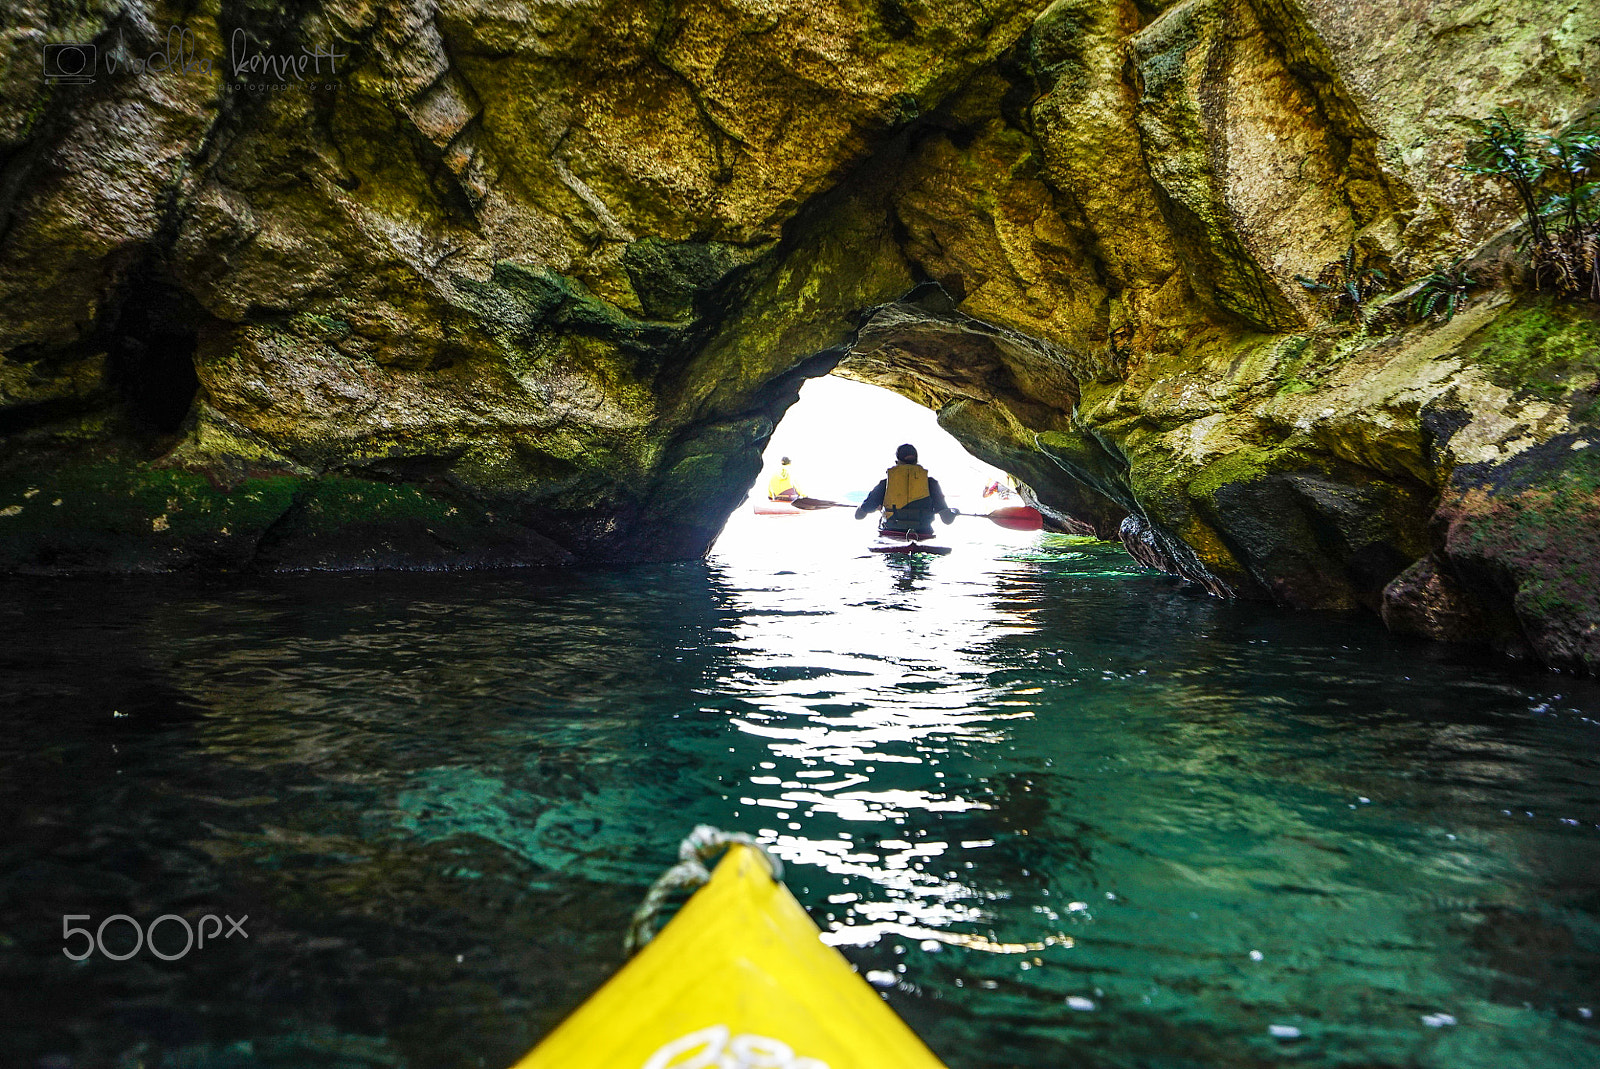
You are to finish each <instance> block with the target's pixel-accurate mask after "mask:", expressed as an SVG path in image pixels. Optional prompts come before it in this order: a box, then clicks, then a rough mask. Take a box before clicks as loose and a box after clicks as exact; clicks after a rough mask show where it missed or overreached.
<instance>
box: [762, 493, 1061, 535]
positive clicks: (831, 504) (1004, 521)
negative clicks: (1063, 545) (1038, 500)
mask: <svg viewBox="0 0 1600 1069" xmlns="http://www.w3.org/2000/svg"><path fill="white" fill-rule="evenodd" d="M789 504H791V505H793V506H794V507H795V508H797V509H808V510H809V509H847V508H851V507H852V506H851V505H849V504H846V503H845V502H843V501H824V500H823V499H822V498H820V497H797V498H794V499H792V500H791V501H790V502H789ZM951 511H954V510H951ZM956 515H957V516H971V517H973V518H975V519H980V520H991V521H993V522H994V523H997V524H999V525H1000V526H1001V527H1009V528H1010V529H1011V530H1013V531H1038V530H1042V529H1043V527H1044V517H1043V516H1041V515H1039V510H1038V509H1031V508H1029V507H1028V506H1026V505H1013V506H1011V507H1010V508H1004V509H995V510H994V511H993V512H957V513H956Z"/></svg>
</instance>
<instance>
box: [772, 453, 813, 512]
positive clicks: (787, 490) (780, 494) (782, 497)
mask: <svg viewBox="0 0 1600 1069" xmlns="http://www.w3.org/2000/svg"><path fill="white" fill-rule="evenodd" d="M791 463H792V461H790V459H789V458H788V457H784V458H783V461H782V466H781V467H779V468H778V474H776V475H774V476H773V477H772V478H770V479H768V480H767V500H768V501H793V500H794V499H795V498H797V497H804V496H805V495H804V494H802V493H801V492H800V488H799V487H798V486H796V485H795V484H794V480H793V479H792V478H790V477H789V465H790V464H791Z"/></svg>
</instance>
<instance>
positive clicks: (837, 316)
mask: <svg viewBox="0 0 1600 1069" xmlns="http://www.w3.org/2000/svg"><path fill="white" fill-rule="evenodd" d="M14 23H15V25H14V29H13V32H12V33H11V34H9V35H8V36H7V37H6V39H5V41H4V42H3V43H0V49H4V51H5V53H6V60H7V62H6V65H5V68H4V69H5V70H6V71H8V72H9V73H7V74H6V75H5V76H4V78H3V79H0V152H3V154H4V164H3V168H4V170H3V175H4V180H3V182H0V234H3V238H0V354H3V356H0V434H3V436H4V438H3V443H0V569H4V570H8V571H43V572H74V571H150V570H174V569H185V568H196V567H220V568H268V569H307V568H319V569H320V568H330V569H342V568H389V567H429V568H432V567H445V568H453V567H478V566H504V565H525V564H558V563H566V562H577V561H604V560H640V559H667V558H680V557H690V556H694V555H697V554H700V553H702V552H704V550H705V548H706V547H707V546H708V545H709V544H710V542H711V541H712V540H713V538H714V537H715V535H716V533H717V531H718V530H719V529H720V527H721V525H722V523H723V521H724V520H725V518H726V516H727V515H728V513H729V512H730V511H731V510H732V509H733V508H734V507H735V505H736V503H737V502H738V501H739V500H741V499H742V498H743V496H744V494H745V492H746V490H747V489H748V487H749V485H750V483H751V482H752V480H753V479H754V477H755V475H756V473H757V471H758V469H759V464H760V450H761V448H762V446H763V445H764V443H765V442H766V440H767V438H768V436H769V435H770V434H771V432H772V428H773V426H774V425H775V423H776V421H777V420H778V419H779V418H781V416H782V414H783V411H784V410H785V409H786V408H787V407H788V405H789V404H791V403H792V402H793V401H794V399H795V397H796V394H797V391H798V388H799V385H800V384H801V382H803V381H804V379H805V378H806V377H807V376H811V375H818V374H824V373H828V372H830V371H834V372H837V373H839V374H844V375H848V376H850V377H854V378H858V379H861V380H864V381H868V382H873V383H877V384H880V385H884V386H887V387H889V388H891V389H895V390H897V391H899V392H901V393H903V394H905V395H907V396H909V397H911V398H913V399H915V400H917V401H919V402H921V403H923V404H926V405H928V406H930V407H932V408H935V409H936V410H937V411H938V412H939V414H940V420H941V423H942V424H943V425H944V426H945V427H946V428H948V429H949V430H950V431H951V432H952V433H954V434H955V435H956V436H957V437H958V438H960V439H961V440H962V441H963V442H964V443H966V444H967V445H968V447H969V448H970V449H972V450H973V452H974V453H976V454H977V455H979V456H980V457H983V458H984V459H986V460H989V461H990V462H992V463H995V464H997V465H999V466H1001V467H1003V468H1005V469H1006V470H1008V471H1010V472H1012V473H1014V474H1016V475H1017V476H1018V477H1019V478H1020V479H1021V480H1022V481H1023V482H1024V483H1025V484H1026V488H1027V493H1028V495H1029V497H1030V499H1031V500H1035V501H1037V502H1038V504H1039V505H1040V507H1041V508H1042V509H1043V510H1044V511H1045V512H1046V513H1047V514H1048V515H1049V516H1051V517H1052V519H1053V520H1054V521H1055V522H1056V523H1058V524H1059V525H1061V526H1063V527H1066V528H1070V529H1076V530H1082V531H1088V532H1093V533H1095V534H1096V535H1098V536H1100V537H1103V538H1116V537H1120V538H1121V539H1122V541H1123V543H1124V544H1125V545H1126V546H1127V547H1128V549H1129V551H1130V552H1131V553H1132V554H1133V555H1134V556H1135V557H1137V558H1138V559H1139V560H1141V561H1142V562H1144V563H1146V564H1149V565H1150V566H1152V567H1157V568H1161V569H1164V570H1167V571H1171V572H1174V573H1176V574H1179V575H1182V576H1184V577H1186V578H1187V579H1189V580H1191V581H1193V582H1195V583H1197V584H1200V585H1201V586H1203V587H1204V588H1205V589H1207V590H1209V591H1211V592H1212V593H1215V594H1218V595H1225V596H1244V597H1260V598H1272V599H1275V600H1277V601H1280V602H1283V603H1285V604H1289V605H1295V606H1301V607H1306V608H1318V609H1335V610H1345V609H1362V610H1370V611H1376V612H1379V613H1381V614H1382V616H1383V617H1384V619H1385V620H1386V621H1388V622H1389V624H1390V626H1392V627H1395V628H1396V629H1398V630H1405V631H1410V632H1415V633H1418V634H1422V635H1426V636H1429V637H1434V638H1444V639H1450V640H1456V641H1487V642H1492V643H1495V644H1497V645H1498V646H1500V647H1501V648H1502V649H1505V650H1506V651H1508V652H1513V653H1516V652H1519V651H1521V652H1525V653H1526V654H1528V655H1531V656H1533V657H1536V658H1538V659H1540V660H1542V661H1544V662H1546V663H1550V664H1555V665H1561V666H1566V667H1573V668H1580V669H1588V670H1593V669H1594V668H1595V666H1596V658H1597V654H1596V639H1595V632H1596V627H1597V622H1600V610H1597V606H1596V604H1595V601H1594V598H1593V596H1592V593H1591V592H1592V591H1593V590H1595V589H1597V588H1600V584H1597V583H1596V581H1595V580H1596V578H1597V577H1596V575H1595V564H1594V561H1595V560H1596V555H1595V554H1594V552H1593V551H1592V548H1593V542H1594V540H1595V537H1596V535H1595V530H1594V524H1595V520H1594V517H1595V515H1596V512H1595V509H1594V507H1593V505H1594V501H1593V495H1594V487H1593V485H1592V484H1591V481H1590V476H1589V474H1588V473H1589V471H1590V466H1591V465H1592V457H1593V455H1594V453H1593V448H1594V442H1596V441H1600V430H1597V428H1596V401H1595V398H1596V395H1597V393H1600V320H1597V316H1596V313H1595V310H1594V309H1592V308H1589V307H1588V306H1581V305H1557V304H1554V303H1552V302H1550V301H1549V300H1547V299H1544V298H1540V297H1538V296H1536V295H1535V296H1528V295H1521V296H1516V295H1513V294H1512V292H1511V291H1509V290H1506V289H1503V288H1501V287H1499V286H1497V285H1485V286H1482V287H1480V289H1479V290H1478V291H1477V292H1476V293H1475V294H1474V295H1473V297H1472V300H1471V301H1470V302H1469V303H1468V306H1467V307H1466V308H1465V309H1464V310H1462V311H1461V312H1460V313H1459V314H1458V315H1457V316H1456V317H1455V318H1454V319H1453V320H1452V321H1450V322H1448V323H1443V324H1439V323H1424V324H1420V325H1418V324H1411V323H1408V322H1407V321H1406V320H1407V317H1406V316H1405V315H1404V314H1403V313H1404V310H1405V307H1406V301H1405V294H1404V293H1400V294H1391V295H1388V296H1380V297H1377V298H1375V299H1373V300H1372V301H1370V302H1369V303H1368V305H1367V306H1366V307H1364V308H1363V309H1361V314H1360V316H1359V317H1358V318H1357V320H1356V321H1355V322H1350V323H1333V322H1328V321H1326V315H1325V309H1323V308H1322V307H1319V306H1318V304H1317V303H1316V301H1315V300H1314V296H1313V294H1312V293H1311V292H1310V291H1308V290H1307V288H1306V287H1305V286H1304V285H1302V284H1301V283H1300V282H1298V281H1297V277H1300V276H1303V277H1316V276H1317V275H1318V274H1319V272H1321V271H1322V270H1323V269H1324V268H1326V267H1327V266H1328V265H1330V264H1333V263H1335V262H1337V261H1339V260H1340V258H1341V257H1343V256H1345V255H1346V252H1347V250H1349V251H1350V255H1351V256H1356V255H1357V254H1359V256H1360V258H1361V262H1362V263H1364V264H1368V265H1373V266H1375V267H1379V268H1381V269H1382V270H1384V271H1385V272H1386V273H1387V275H1388V276H1389V277H1398V276H1408V277H1409V276H1414V275H1416V274H1419V273H1421V272H1425V271H1427V270H1429V269H1431V268H1434V267H1437V266H1440V265H1442V264H1446V263H1449V262H1453V261H1454V260H1455V259H1456V258H1458V257H1461V256H1464V255H1472V254H1475V253H1478V252H1479V251H1480V250H1484V251H1483V252H1482V254H1481V255H1480V257H1479V261H1478V263H1479V265H1480V266H1479V267H1478V268H1477V269H1476V271H1477V276H1478V277H1480V279H1481V280H1482V281H1485V282H1492V281H1493V280H1494V276H1495V273H1496V271H1497V270H1498V268H1497V267H1495V265H1494V263H1493V262H1492V258H1493V256H1494V255H1497V253H1495V251H1494V250H1500V249H1505V248H1509V247H1510V243H1508V242H1507V240H1506V239H1504V238H1503V237H1497V235H1500V234H1501V232H1502V231H1503V230H1504V228H1505V227H1506V226H1507V224H1509V223H1511V222H1512V221H1513V220H1514V218H1515V212H1516V206H1515V205H1514V204H1513V203H1512V202H1511V201H1510V200H1509V199H1508V198H1507V197H1506V196H1504V195H1503V194H1502V192H1501V191H1498V190H1494V189H1491V188H1488V187H1487V186H1485V185H1484V184H1483V183H1482V182H1481V181H1478V180H1475V179H1473V178H1471V177H1470V176H1467V175H1465V174H1463V173H1461V172H1460V171H1459V170H1458V169H1456V168H1455V166H1454V164H1456V163H1457V162H1458V161H1459V159H1460V152H1461V144H1462V142H1463V140H1464V139H1465V138H1466V137H1467V136H1470V133H1471V131H1470V127H1469V126H1468V124H1467V120H1469V119H1471V118H1473V117H1476V116H1480V115H1484V114H1487V113H1488V112H1489V111H1491V110H1493V109H1494V108H1495V107H1497V106H1501V105H1511V106H1515V107H1517V108H1519V109H1520V110H1521V111H1522V112H1523V113H1524V114H1526V115H1527V116H1528V117H1529V119H1530V121H1532V122H1533V123H1534V125H1536V126H1538V127H1540V128H1543V129H1557V128H1561V127H1563V126H1565V125H1568V124H1570V123H1572V122H1574V121H1577V120H1580V119H1582V118H1583V117H1584V115H1585V109H1586V108H1592V101H1593V100H1594V99H1596V98H1597V96H1600V75H1597V73H1596V72H1597V71H1600V62H1596V60H1597V57H1600V12H1592V11H1590V10H1588V9H1587V8H1573V7H1572V5H1570V4H1567V3H1556V2H1554V0H1515V2H1507V3H1501V4H1498V5H1495V6H1494V7H1493V9H1492V10H1487V9H1484V8H1483V7H1482V5H1476V4H1472V3H1468V2H1466V0H1452V2H1445V3H1438V4H1433V5H1430V6H1429V8H1428V11H1427V12H1426V13H1425V14H1424V15H1422V16H1418V15H1416V14H1415V13H1414V12H1413V11H1412V10H1411V9H1403V8H1400V7H1396V6H1393V5H1391V6H1387V7H1386V6H1383V5H1355V6H1352V5H1348V4H1343V3H1336V2H1334V0H1185V2H1182V3H1176V4H1157V5H1142V6H1141V5H1137V4H1134V3H1131V2H1123V3H1110V4H1107V3H1102V2H1099V0H1054V2H1045V0H1004V2H1001V3H998V4H986V5H977V6H961V5H956V6H953V7H952V6H945V7H939V6H927V5H909V6H907V5H903V4H898V3H880V4H877V5H876V6H875V7H874V6H868V7H866V8H846V7H831V8H830V7H828V6H827V5H823V6H821V7H819V6H817V5H794V4H790V3H786V2H784V0H777V2H774V3H768V4H759V5H753V6H752V5H732V6H718V5H710V6H701V7H695V8H685V9H665V8H660V7H654V6H650V5H643V6H640V5H633V4H630V3H627V2H620V3H619V2H607V3H605V4H602V5H600V6H599V7H594V6H590V7H571V6H568V7H556V6H549V5H544V6H540V5H533V6H529V5H519V4H507V3H504V2H501V0H407V2H405V3H401V4H383V5H379V4H372V3H366V2H363V0H350V2H346V0H307V2H305V3H300V4H295V5H290V6H289V7H277V8H274V7H270V6H262V5H256V4H242V5H238V4H235V5H228V6H226V7H223V6H221V5H219V4H217V3H213V2H205V0H202V2H201V3H199V4H197V5H196V4H187V5H177V4H167V3H162V2H152V0H139V2H136V3H133V4H130V5H115V6H113V5H96V4H90V5H88V6H84V5H77V6H71V5H67V6H63V5H60V4H57V3H54V2H53V0H36V2H33V3H28V4H24V5H22V6H21V7H19V8H18V9H17V11H16V17H15V19H14ZM174 27H176V28H177V30H176V33H177V37H176V40H177V42H178V43H177V46H176V54H177V55H178V56H179V57H180V62H173V61H172V60H171V58H170V57H171V54H173V53H174V46H173V45H172V44H171V42H172V41H173V40H174V39H175V38H174V36H173V33H174V30H173V28H174ZM73 41H75V42H80V43H92V44H93V46H94V48H95V50H96V51H95V60H96V65H95V66H93V70H94V76H93V78H92V79H88V80H85V79H82V78H78V79H69V78H62V77H55V76H52V77H49V78H41V77H36V76H34V75H33V74H31V73H26V72H32V71H37V70H38V69H39V68H38V67H37V66H36V64H37V63H38V58H37V56H38V50H39V49H40V47H41V45H42V44H44V43H60V42H73ZM157 56H161V57H163V59H162V60H161V61H160V62H158V61H156V59H155V57H157ZM45 73H46V74H50V73H51V69H50V68H49V67H48V60H47V67H46V71H45ZM55 73H56V74H59V73H60V72H59V71H57V72H55ZM56 501H60V504H59V505H57V504H55V502H56Z"/></svg>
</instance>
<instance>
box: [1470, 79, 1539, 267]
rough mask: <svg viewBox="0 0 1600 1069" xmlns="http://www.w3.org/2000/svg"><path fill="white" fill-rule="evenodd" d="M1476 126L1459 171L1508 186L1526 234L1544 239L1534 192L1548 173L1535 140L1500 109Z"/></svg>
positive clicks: (1537, 198) (1536, 197)
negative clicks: (1473, 139) (1478, 175)
mask: <svg viewBox="0 0 1600 1069" xmlns="http://www.w3.org/2000/svg"><path fill="white" fill-rule="evenodd" d="M1477 126H1478V139H1477V140H1476V141H1468V142H1467V146H1466V161H1465V162H1464V163H1462V164H1461V170H1463V171H1466V172H1467V173H1468V174H1481V175H1489V176H1491V177H1494V178H1499V179H1501V180H1502V181H1504V182H1506V183H1507V184H1509V185H1510V186H1511V188H1512V189H1513V190H1514V191H1515V192H1516V194H1517V199H1518V200H1520V201H1521V202H1522V210H1523V213H1524V215H1525V219H1526V222H1527V224H1528V233H1529V235H1530V236H1531V237H1532V238H1533V239H1534V240H1535V241H1537V240H1538V239H1539V238H1541V237H1542V236H1543V235H1544V224H1543V221H1542V216H1541V214H1540V211H1539V193H1538V191H1539V187H1540V185H1541V184H1542V183H1543V182H1544V178H1545V173H1546V171H1547V169H1548V161H1547V160H1546V159H1545V155H1544V153H1542V152H1541V151H1540V145H1539V139H1538V138H1536V137H1535V136H1534V135H1532V134H1530V133H1529V132H1528V129H1527V127H1525V126H1523V125H1522V124H1521V123H1520V122H1518V121H1517V120H1516V119H1515V118H1513V117H1512V116H1511V115H1510V114H1509V113H1508V112H1507V111H1506V109H1504V108H1500V109H1498V110H1497V111H1495V113H1494V114H1493V115H1490V116H1489V117H1488V118H1487V119H1481V120H1479V121H1478V123H1477Z"/></svg>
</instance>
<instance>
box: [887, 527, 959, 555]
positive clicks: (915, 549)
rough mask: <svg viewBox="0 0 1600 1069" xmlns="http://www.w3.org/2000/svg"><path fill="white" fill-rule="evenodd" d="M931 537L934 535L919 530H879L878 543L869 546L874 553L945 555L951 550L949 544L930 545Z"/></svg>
mask: <svg viewBox="0 0 1600 1069" xmlns="http://www.w3.org/2000/svg"><path fill="white" fill-rule="evenodd" d="M931 538H933V535H931V534H921V533H919V532H917V531H879V532H878V542H877V544H876V545H873V546H868V547H867V548H868V549H870V550H872V552H874V553H904V554H912V553H934V554H937V555H939V556H943V555H944V554H946V553H949V552H950V547H949V546H932V545H929V544H928V541H929V540H930V539H931Z"/></svg>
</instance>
